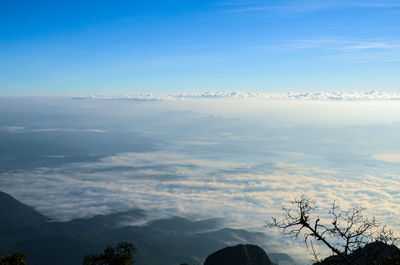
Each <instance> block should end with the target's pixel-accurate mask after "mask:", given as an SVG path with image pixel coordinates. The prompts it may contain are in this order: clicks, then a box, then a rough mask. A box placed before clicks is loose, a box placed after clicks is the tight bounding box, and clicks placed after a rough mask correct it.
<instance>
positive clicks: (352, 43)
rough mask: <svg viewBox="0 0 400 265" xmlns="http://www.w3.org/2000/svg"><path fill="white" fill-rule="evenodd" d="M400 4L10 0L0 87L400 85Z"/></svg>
mask: <svg viewBox="0 0 400 265" xmlns="http://www.w3.org/2000/svg"><path fill="white" fill-rule="evenodd" d="M398 36H400V2H399V1H378V0H374V1H373V0H362V1H355V0H343V1H342V0H308V1H304V0H297V1H287V0H286V1H257V0H255V1H252V0H249V1H240V0H237V1H229V0H222V1H209V0H204V1H181V0H170V1H166V0H165V1H155V0H150V1H101V0H100V1H99V0H97V1H72V0H70V1H63V0H60V1H18V0H13V1H11V0H10V1H9V0H3V1H1V3H0V95H3V96H8V95H18V96H19V95H76V94H80V95H90V94H96V93H98V94H121V93H127V94H138V93H181V92H201V91H251V92H289V91H297V92H304V91H312V92H315V91H336V90H341V91H368V90H384V91H389V92H390V91H397V90H398V89H399V88H400V78H399V77H398V72H399V69H400V37H398Z"/></svg>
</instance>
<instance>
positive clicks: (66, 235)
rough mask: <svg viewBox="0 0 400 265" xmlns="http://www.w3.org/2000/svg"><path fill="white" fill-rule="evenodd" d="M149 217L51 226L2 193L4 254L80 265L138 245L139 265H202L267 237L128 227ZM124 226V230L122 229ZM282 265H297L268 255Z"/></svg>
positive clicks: (195, 226) (180, 222) (217, 226)
mask: <svg viewBox="0 0 400 265" xmlns="http://www.w3.org/2000/svg"><path fill="white" fill-rule="evenodd" d="M145 215H146V212H145V211H143V210H140V209H133V210H130V211H127V212H121V213H116V214H109V215H97V216H95V217H92V218H90V219H76V220H71V221H68V222H52V221H50V220H49V218H47V217H46V216H44V215H42V214H41V213H39V212H37V211H35V210H34V209H33V208H32V207H30V206H27V205H25V204H23V203H21V202H19V201H17V200H16V199H14V198H13V197H11V196H10V195H8V194H6V193H4V192H0V251H3V252H5V253H6V254H9V253H12V252H16V251H20V252H23V253H25V254H26V255H27V261H28V264H30V265H78V264H82V260H83V257H84V256H85V255H87V254H90V253H97V252H101V251H102V250H103V249H104V248H105V247H107V246H109V245H116V244H117V243H118V242H120V241H129V242H132V243H134V244H135V245H136V247H137V249H138V251H137V253H136V254H135V258H136V261H137V262H136V263H135V264H138V265H179V264H181V263H188V264H202V263H203V262H204V260H205V258H206V257H207V255H209V254H210V253H212V252H214V251H216V250H218V249H221V248H223V247H226V246H229V245H235V244H239V243H256V244H257V243H259V242H263V241H265V243H268V242H266V241H267V240H268V238H267V237H266V235H265V234H263V233H255V232H248V231H246V230H242V229H230V228H221V223H220V222H219V221H218V220H215V219H210V220H203V221H190V220H187V219H184V218H181V217H173V218H169V219H163V220H156V221H152V222H150V223H148V224H145V225H142V226H139V225H127V224H129V223H135V221H138V220H142V219H143V217H144V216H145ZM124 224H125V225H124ZM268 256H269V257H270V258H271V259H272V260H278V261H279V264H282V265H284V264H293V263H294V262H293V260H292V259H291V258H290V256H288V255H287V254H284V253H268Z"/></svg>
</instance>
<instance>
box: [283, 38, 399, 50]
mask: <svg viewBox="0 0 400 265" xmlns="http://www.w3.org/2000/svg"><path fill="white" fill-rule="evenodd" d="M286 48H288V49H325V50H349V51H355V50H372V49H374V50H389V49H391V50H393V49H400V44H399V43H398V42H397V41H396V42H389V41H375V40H351V39H346V38H315V39H303V40H295V41H292V42H291V43H289V44H288V45H287V46H286Z"/></svg>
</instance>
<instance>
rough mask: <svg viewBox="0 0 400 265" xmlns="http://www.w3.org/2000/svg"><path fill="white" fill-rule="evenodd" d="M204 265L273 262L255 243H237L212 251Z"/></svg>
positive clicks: (267, 264) (270, 263) (245, 264)
mask: <svg viewBox="0 0 400 265" xmlns="http://www.w3.org/2000/svg"><path fill="white" fill-rule="evenodd" d="M204 265H273V263H272V262H271V260H270V259H269V258H268V256H267V254H266V253H265V251H264V250H263V249H262V248H260V247H258V246H255V245H237V246H234V247H226V248H223V249H221V250H218V251H217V252H214V253H212V254H211V255H209V256H208V257H207V259H206V261H205V263H204Z"/></svg>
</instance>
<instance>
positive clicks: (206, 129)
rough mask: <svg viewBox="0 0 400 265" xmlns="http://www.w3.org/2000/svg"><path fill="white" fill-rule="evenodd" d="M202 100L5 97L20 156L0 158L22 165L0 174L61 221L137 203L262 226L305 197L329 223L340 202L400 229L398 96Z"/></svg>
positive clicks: (6, 126) (7, 128)
mask: <svg viewBox="0 0 400 265" xmlns="http://www.w3.org/2000/svg"><path fill="white" fill-rule="evenodd" d="M374 93H375V92H374ZM374 93H372V94H371V93H365V95H368V94H371V95H374ZM344 94H346V93H342V96H343V95H344ZM375 94H378V95H386V94H385V93H381V92H380V93H378V92H376V93H375ZM200 95H201V96H200V97H195V98H188V97H187V96H185V100H178V101H177V100H161V101H158V100H143V101H142V100H141V101H137V100H122V101H121V100H109V99H110V98H109V97H107V98H100V97H88V98H80V99H79V100H77V99H76V98H58V99H57V98H42V99H14V100H15V101H14V102H13V104H9V103H7V102H8V100H7V101H6V100H3V102H1V103H3V104H2V105H1V106H2V109H1V112H0V115H3V116H4V117H9V119H8V120H7V119H3V121H4V122H3V123H2V124H1V126H0V134H1V136H2V138H1V139H3V140H0V144H2V146H8V148H11V149H10V150H12V147H13V146H12V145H14V146H15V148H18V150H19V151H18V152H8V153H5V152H2V153H1V154H0V157H1V159H2V160H1V161H0V162H2V165H8V164H10V163H9V162H7V161H12V160H13V161H14V162H15V161H17V162H18V161H22V162H18V163H17V162H15V163H14V164H13V165H14V166H13V167H10V168H8V167H7V168H4V169H3V170H1V171H0V190H2V191H4V192H8V193H10V194H11V195H13V196H15V197H16V198H17V199H19V200H21V201H23V202H25V203H27V204H29V205H31V206H33V207H35V208H36V209H38V210H39V211H41V212H43V213H44V214H46V215H49V216H50V217H51V218H53V219H55V220H70V219H74V218H82V217H84V218H86V217H91V216H93V215H96V214H106V213H112V212H118V211H124V210H129V209H132V208H141V209H145V210H146V211H147V219H145V220H143V222H145V221H148V220H152V219H158V218H166V217H171V216H183V217H188V218H192V219H205V218H222V219H223V220H224V221H225V224H226V225H227V226H233V227H238V228H248V229H251V230H258V231H267V230H266V229H265V221H266V220H268V219H269V218H270V217H271V216H279V215H280V214H281V207H282V205H287V203H288V201H289V200H291V199H294V198H295V197H297V196H300V195H302V194H307V195H308V196H310V197H311V198H313V199H315V200H316V201H317V203H318V206H319V208H318V211H317V215H319V216H320V217H321V218H325V217H326V215H327V212H328V211H329V208H330V206H331V203H332V202H333V201H335V202H336V203H337V204H338V205H340V206H341V207H343V208H348V207H352V206H355V205H358V204H361V205H363V206H365V207H367V212H366V214H367V215H370V216H376V217H377V218H378V220H381V221H383V222H384V223H387V224H388V225H389V226H391V227H392V228H394V229H395V230H397V231H398V232H400V227H399V224H398V222H396V220H397V219H398V216H399V213H400V193H399V192H398V187H400V177H399V172H400V158H399V157H400V151H399V150H400V116H399V115H396V113H400V112H399V111H400V104H399V103H398V101H395V100H389V101H386V100H380V99H379V100H378V98H375V99H369V100H325V101H324V100H322V101H321V100H317V101H314V100H295V99H291V100H287V98H285V99H284V100H275V99H273V100H267V99H265V100H261V101H257V102H252V101H248V100H242V99H241V97H239V98H235V99H234V100H233V101H232V99H230V98H228V99H226V98H225V97H226V94H222V95H223V96H221V98H213V97H211V98H205V99H204V98H203V97H206V95H204V94H200ZM235 95H236V94H235ZM360 95H364V94H362V93H360ZM387 95H389V94H387ZM390 95H392V97H393V98H392V99H394V96H393V94H390ZM230 96H231V94H229V95H228V96H227V97H230ZM235 97H236V96H235ZM358 98H360V97H358ZM44 103H45V104H44ZM16 106H18V108H16ZM10 139H11V140H10ZM5 141H7V143H5ZM33 143H35V144H33ZM10 145H11V147H10ZM49 146H52V147H53V148H51V149H49V150H48V149H46V148H47V147H49ZM15 148H14V149H15ZM71 148H72V149H71ZM4 150H5V149H4ZM71 150H72V151H71ZM21 154H22V155H23V156H21ZM21 157H22V158H21ZM74 157H75V158H74ZM76 158H77V159H76ZM7 159H8V160H7ZM18 159H20V160H18ZM35 159H36V160H37V159H42V160H40V161H43V163H42V162H40V161H39V163H35V164H33V165H32V166H30V167H27V166H26V161H28V160H35ZM4 161H6V162H4ZM24 161H25V162H24ZM268 233H272V232H268Z"/></svg>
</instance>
